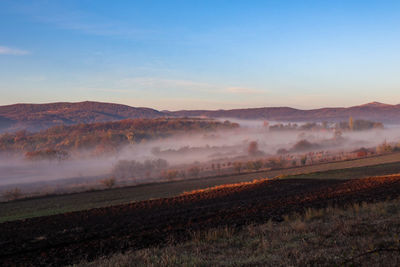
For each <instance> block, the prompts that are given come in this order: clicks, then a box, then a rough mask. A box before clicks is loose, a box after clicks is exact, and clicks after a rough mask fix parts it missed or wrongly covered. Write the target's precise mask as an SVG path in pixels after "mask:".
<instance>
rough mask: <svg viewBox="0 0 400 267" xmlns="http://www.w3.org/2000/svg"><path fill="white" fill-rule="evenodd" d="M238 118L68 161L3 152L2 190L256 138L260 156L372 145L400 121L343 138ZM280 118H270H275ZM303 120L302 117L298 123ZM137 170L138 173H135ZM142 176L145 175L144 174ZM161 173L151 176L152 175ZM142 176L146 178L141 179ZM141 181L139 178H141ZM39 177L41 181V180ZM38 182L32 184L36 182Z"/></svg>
mask: <svg viewBox="0 0 400 267" xmlns="http://www.w3.org/2000/svg"><path fill="white" fill-rule="evenodd" d="M231 121H233V122H237V123H239V124H240V126H241V127H240V128H237V129H234V130H229V131H226V130H225V131H218V132H209V133H206V134H204V133H203V134H186V135H185V134H183V135H182V134H181V135H177V136H174V137H169V138H165V139H159V140H153V141H146V142H142V143H140V144H133V145H127V146H125V147H124V148H122V149H120V150H119V151H118V152H116V153H113V154H107V155H103V156H100V157H99V156H96V157H95V156H89V155H90V152H89V151H88V152H87V153H79V155H78V154H74V153H72V154H71V155H72V156H71V158H70V159H68V160H64V161H49V160H42V161H30V160H27V159H25V158H24V157H23V156H22V155H21V156H15V155H14V156H12V157H11V156H9V155H7V156H6V155H0V192H1V190H3V189H6V188H11V187H14V186H18V187H21V188H23V187H24V185H25V186H28V185H29V186H31V187H32V186H33V184H34V183H37V184H36V188H40V186H43V184H45V185H46V184H47V185H59V184H65V183H68V182H70V183H87V184H90V183H91V181H92V182H93V181H96V180H99V179H103V178H105V177H109V176H110V174H111V172H112V170H113V168H114V167H115V165H116V164H117V163H118V162H119V161H121V160H129V161H132V160H135V161H138V162H144V161H145V160H154V159H164V160H166V161H167V162H168V164H169V168H182V167H184V166H190V165H193V164H197V165H198V164H211V163H213V162H224V161H225V162H227V161H236V160H246V159H248V158H250V157H251V155H249V152H248V147H249V144H250V143H251V142H254V141H255V142H257V144H258V150H259V151H260V153H259V154H258V156H259V157H264V158H266V157H269V156H276V155H277V151H278V150H279V149H284V150H286V151H288V152H289V153H292V154H296V153H306V152H307V151H294V150H293V147H294V145H295V144H296V143H297V142H299V141H300V140H307V141H308V142H310V143H313V144H317V145H318V148H316V150H318V151H321V150H329V151H333V152H335V151H351V150H354V149H359V148H361V147H365V148H370V147H371V148H372V147H376V146H377V145H379V144H381V143H382V142H384V141H385V140H386V141H387V142H388V143H392V142H395V143H398V142H399V141H400V127H399V126H396V125H391V126H390V127H385V129H375V130H368V131H354V132H350V131H345V132H343V133H342V135H341V137H340V138H336V139H335V138H334V136H335V135H334V131H333V130H325V131H300V130H290V131H271V130H269V129H268V127H265V126H264V122H263V121H248V120H247V121H243V120H231ZM275 123H277V122H270V125H271V124H275ZM298 124H300V123H298ZM132 176H134V174H132ZM142 178H143V177H142ZM157 178H158V177H152V181H154V180H156V179H157ZM140 181H142V182H143V181H144V179H142V180H140ZM140 181H139V182H140ZM39 182H40V183H39ZM33 187H34V186H33Z"/></svg>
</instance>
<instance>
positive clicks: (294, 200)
mask: <svg viewBox="0 0 400 267" xmlns="http://www.w3.org/2000/svg"><path fill="white" fill-rule="evenodd" d="M399 194H400V176H387V177H375V178H366V179H355V180H329V179H328V180H321V179H283V180H269V181H263V182H257V183H252V184H247V185H240V186H233V187H232V186H230V187H222V188H220V189H218V190H211V191H206V192H202V193H197V194H187V195H183V196H179V197H174V198H167V199H157V200H149V201H142V202H136V203H132V204H126V205H119V206H113V207H107V208H98V209H92V210H89V211H80V212H73V213H65V214H60V215H54V216H48V217H40V218H32V219H27V220H23V221H14V222H6V223H3V224H0V240H1V241H0V242H1V243H0V248H1V249H0V262H1V263H2V264H3V265H4V266H12V265H20V264H21V265H23V264H34V265H41V264H45V265H57V266H58V265H66V264H71V263H76V262H79V261H81V260H83V259H88V260H91V259H95V258H97V257H99V256H102V255H108V254H111V253H114V252H120V251H124V250H128V249H138V248H144V247H150V246H154V245H162V244H165V243H166V242H168V240H169V238H170V237H173V239H174V240H177V241H179V240H184V239H185V238H187V237H188V236H189V233H190V232H191V231H197V230H206V229H210V228H214V227H221V226H224V225H229V226H230V227H241V226H244V225H247V224H254V223H265V222H266V221H267V220H268V219H273V220H275V221H281V220H282V216H283V215H285V214H289V213H292V212H299V213H301V212H302V211H304V210H305V209H307V208H322V207H325V206H327V205H345V204H349V203H353V202H360V201H366V202H373V201H380V200H386V199H388V198H396V197H398V196H399Z"/></svg>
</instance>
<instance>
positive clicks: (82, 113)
mask: <svg viewBox="0 0 400 267" xmlns="http://www.w3.org/2000/svg"><path fill="white" fill-rule="evenodd" d="M350 116H352V117H353V118H354V119H366V120H371V121H378V122H383V123H393V124H396V123H400V105H388V104H383V103H379V102H372V103H368V104H364V105H359V106H353V107H349V108H343V107H338V108H320V109H309V110H302V109H295V108H290V107H265V108H248V109H230V110H180V111H158V110H155V109H151V108H142V107H140V108H138V107H130V106H126V105H121V104H112V103H101V102H91V101H86V102H78V103H67V102H60V103H49V104H14V105H8V106H0V132H5V131H9V132H13V131H17V130H22V129H25V130H28V131H38V130H43V129H47V128H49V127H52V126H55V125H74V124H79V123H94V122H109V121H118V120H123V119H135V118H159V117H209V118H235V119H247V120H256V119H261V120H275V121H293V122H300V121H304V122H305V121H310V122H322V121H329V122H338V121H346V120H348V118H349V117H350Z"/></svg>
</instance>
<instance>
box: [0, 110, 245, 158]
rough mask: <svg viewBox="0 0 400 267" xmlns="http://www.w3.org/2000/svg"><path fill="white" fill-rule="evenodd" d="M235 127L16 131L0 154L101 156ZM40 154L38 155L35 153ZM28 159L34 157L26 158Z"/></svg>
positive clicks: (167, 124)
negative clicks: (129, 146) (52, 152)
mask: <svg viewBox="0 0 400 267" xmlns="http://www.w3.org/2000/svg"><path fill="white" fill-rule="evenodd" d="M237 127H239V125H238V124H236V123H230V122H229V121H225V122H219V121H214V120H203V119H188V118H158V119H130V120H122V121H116V122H106V123H91V124H78V125H74V126H64V125H61V126H55V127H52V128H49V129H47V130H44V131H41V132H38V133H28V132H26V131H20V132H17V133H13V134H10V133H5V134H1V135H0V151H23V152H35V153H36V152H38V155H44V154H43V153H42V152H43V151H47V150H49V149H50V150H55V151H70V150H82V149H91V150H97V152H98V153H103V152H106V151H108V150H111V151H112V150H113V149H115V148H118V147H121V146H123V145H127V144H135V143H140V142H142V141H145V140H152V139H156V138H165V137H169V136H172V135H174V134H179V133H190V132H199V131H203V132H204V131H214V130H217V129H233V128H237ZM39 151H42V152H39ZM27 156H28V157H31V156H34V155H29V154H28V155H27Z"/></svg>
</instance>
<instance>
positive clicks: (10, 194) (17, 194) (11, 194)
mask: <svg viewBox="0 0 400 267" xmlns="http://www.w3.org/2000/svg"><path fill="white" fill-rule="evenodd" d="M3 197H4V198H5V199H6V200H8V201H11V200H16V199H19V198H21V197H22V191H21V189H19V188H18V187H16V188H14V189H11V190H8V191H5V192H4V193H3Z"/></svg>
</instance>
